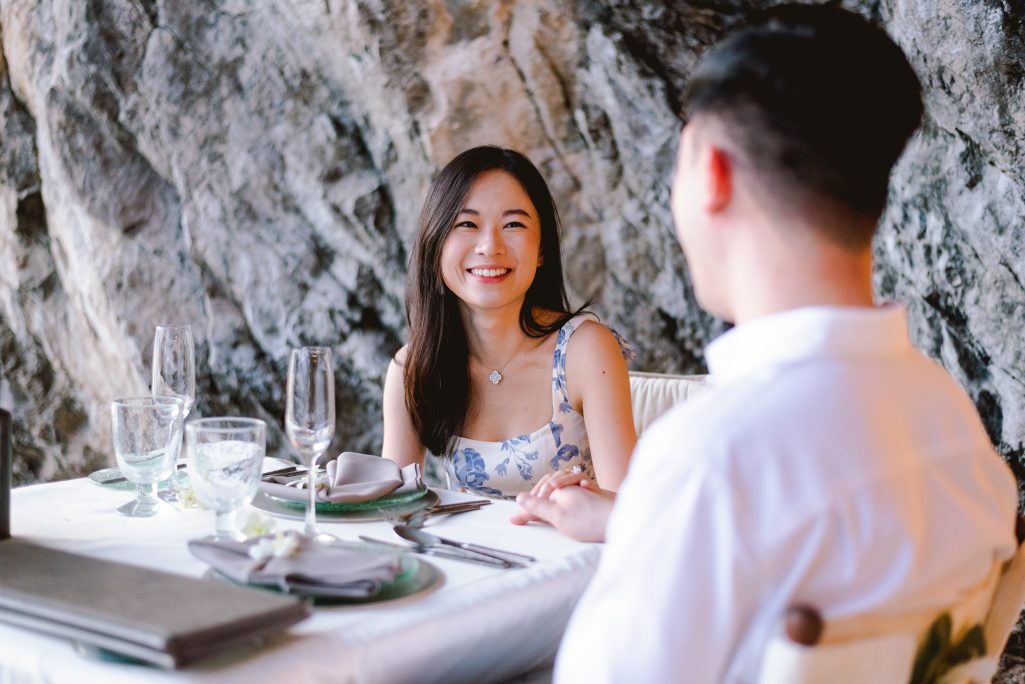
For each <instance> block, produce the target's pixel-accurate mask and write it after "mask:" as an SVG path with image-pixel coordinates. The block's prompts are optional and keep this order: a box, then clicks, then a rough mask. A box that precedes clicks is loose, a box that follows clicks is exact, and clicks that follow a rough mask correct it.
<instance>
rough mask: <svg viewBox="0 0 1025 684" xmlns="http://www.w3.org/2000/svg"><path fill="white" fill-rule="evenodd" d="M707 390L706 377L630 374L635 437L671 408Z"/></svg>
mask: <svg viewBox="0 0 1025 684" xmlns="http://www.w3.org/2000/svg"><path fill="white" fill-rule="evenodd" d="M708 386H709V376H707V375H663V374H662V373H639V372H634V371H631V372H630V403H631V404H632V406H633V412H634V427H635V428H637V434H638V435H639V434H641V432H643V431H644V429H645V428H647V427H648V426H649V425H651V424H652V423H653V422H655V420H656V419H657V418H658V417H659V416H661V415H662V414H663V413H665V412H666V411H668V410H669V409H670V408H672V407H673V406H674V405H676V404H678V403H679V402H681V401H684V400H686V399H688V398H689V397H692V396H694V394H695V393H697V392H700V391H702V390H704V389H706V388H707V387H708Z"/></svg>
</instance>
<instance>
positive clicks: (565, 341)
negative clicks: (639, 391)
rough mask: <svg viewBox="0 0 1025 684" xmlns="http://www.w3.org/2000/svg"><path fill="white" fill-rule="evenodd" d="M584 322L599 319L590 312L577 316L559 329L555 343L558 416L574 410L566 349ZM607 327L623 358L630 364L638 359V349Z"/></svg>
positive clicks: (554, 395) (554, 387) (554, 399)
mask: <svg viewBox="0 0 1025 684" xmlns="http://www.w3.org/2000/svg"><path fill="white" fill-rule="evenodd" d="M584 321H595V322H598V317H597V316H595V315H594V314H593V313H590V312H584V313H581V314H577V315H576V316H574V317H573V318H571V319H569V320H568V321H566V322H565V323H564V324H563V326H562V327H561V328H560V329H559V337H558V339H557V340H556V341H555V354H554V356H553V358H552V404H553V406H554V407H555V413H556V415H558V414H560V413H569V412H570V411H572V410H573V407H572V406H571V405H570V403H569V390H568V389H567V388H566V348H567V347H568V346H569V338H570V336H571V335H572V334H573V332H574V331H575V330H576V329H577V328H579V327H580V324H581V323H583V322H584ZM606 327H607V328H608V329H609V331H610V332H611V333H612V335H613V336H614V337H615V338H616V341H617V342H618V343H619V348H620V351H622V353H623V358H624V359H626V360H627V361H628V362H629V361H632V360H633V359H634V358H636V357H637V349H636V347H634V346H633V345H632V344H630V343H629V342H628V341H626V339H624V338H623V336H622V335H620V334H619V333H618V332H617V331H616V330H615V328H612V327H609V326H606Z"/></svg>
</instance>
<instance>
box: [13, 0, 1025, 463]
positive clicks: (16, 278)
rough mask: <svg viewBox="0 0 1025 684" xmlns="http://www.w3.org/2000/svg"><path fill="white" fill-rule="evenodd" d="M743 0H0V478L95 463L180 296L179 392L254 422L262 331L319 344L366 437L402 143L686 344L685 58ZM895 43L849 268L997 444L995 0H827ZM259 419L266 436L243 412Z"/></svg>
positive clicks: (409, 154)
mask: <svg viewBox="0 0 1025 684" xmlns="http://www.w3.org/2000/svg"><path fill="white" fill-rule="evenodd" d="M754 4H756V3H752V2H738V1H736V0H716V1H714V2H701V3H688V4H686V5H682V4H679V3H657V2H649V1H646V0H619V1H617V2H615V3H592V2H585V1H583V0H576V1H574V0H537V1H536V2H513V1H512V0H505V1H497V0H496V1H493V2H485V1H476V2H474V1H472V0H431V1H430V2H420V3H408V2H403V1H400V0H260V1H256V0H220V1H215V0H209V1H207V2H172V1H169V0H0V41H2V61H0V136H2V138H0V141H2V142H0V160H2V163H0V247H2V248H0V362H2V365H0V403H2V404H3V405H5V406H11V407H12V408H13V409H14V412H15V415H16V416H17V418H18V425H19V428H18V432H17V433H16V435H15V448H16V469H15V478H16V481H17V482H20V483H25V482H31V481H35V480H48V479H53V478H59V477H68V476H73V475H79V474H82V473H84V472H87V471H88V470H90V469H92V468H95V467H98V466H101V465H107V464H109V463H110V461H111V460H112V459H111V456H110V453H109V418H108V417H107V415H108V413H107V411H108V410H107V402H108V401H109V400H110V399H111V398H113V397H115V396H122V395H126V394H132V393H145V391H146V389H147V386H148V382H147V377H148V372H147V368H148V364H149V354H150V352H149V345H150V344H151V339H152V332H153V327H154V326H155V325H157V324H158V323H163V322H190V323H192V325H193V327H194V331H195V334H196V338H197V354H198V364H199V384H198V393H199V397H198V403H197V410H198V412H199V413H200V414H203V415H212V414H221V413H229V412H230V413H241V414H247V415H253V416H259V417H263V418H265V419H267V420H268V421H269V423H270V424H271V425H272V426H279V425H280V423H281V417H282V414H283V407H284V402H283V397H282V393H283V392H282V390H283V385H284V376H285V362H286V358H287V353H288V349H289V348H290V347H292V346H295V345H300V344H309V343H325V344H330V345H331V346H333V347H334V349H335V352H336V354H337V364H336V365H337V389H338V402H339V413H338V415H339V419H338V437H337V440H336V446H338V447H341V446H342V445H344V446H345V447H346V448H351V449H357V450H370V451H373V450H376V449H377V448H378V447H379V443H380V436H381V429H380V420H379V402H380V397H381V382H382V378H383V374H384V371H385V368H386V364H387V359H388V357H389V355H390V354H391V353H392V352H393V351H394V350H395V349H396V348H397V347H398V346H399V345H400V344H401V341H402V340H403V337H404V311H403V304H402V290H403V283H404V274H405V266H406V260H407V254H408V249H409V246H410V242H411V237H412V232H413V229H414V226H415V220H416V215H417V211H418V209H419V205H420V203H421V201H422V199H423V196H424V193H425V191H426V188H427V185H428V183H429V180H430V178H431V176H432V174H433V173H434V172H436V170H437V169H438V168H439V167H440V166H441V165H442V164H444V163H445V162H446V161H447V160H448V159H449V158H451V157H452V156H453V155H454V154H455V153H457V152H458V151H460V150H462V149H464V148H466V147H469V146H471V145H475V144H481V143H497V144H501V145H506V146H511V147H516V148H518V149H520V150H522V151H524V152H525V153H527V154H528V155H529V156H530V157H531V158H532V159H534V160H535V161H536V162H537V163H538V165H539V166H540V168H541V169H542V171H543V173H544V174H545V176H546V177H547V178H548V179H549V181H550V183H551V186H552V188H553V191H554V193H555V196H556V199H557V202H558V205H559V207H560V210H561V212H562V217H563V221H564V224H565V243H564V244H565V255H564V256H565V261H566V266H567V268H566V270H567V275H568V278H569V281H570V286H571V291H572V293H573V296H574V298H575V300H576V301H577V302H578V303H579V302H582V301H584V300H585V299H591V300H593V302H594V305H593V308H594V309H595V310H596V311H597V312H598V313H599V314H601V315H602V316H603V318H604V319H605V320H607V321H609V322H610V323H612V324H613V325H615V326H617V327H618V328H619V329H620V330H622V331H623V332H624V333H625V334H626V335H627V336H628V337H629V338H631V339H632V340H633V341H635V342H636V343H638V344H639V346H640V347H641V348H642V350H643V353H642V355H641V358H640V359H639V361H638V363H637V364H636V367H637V368H640V369H645V370H657V371H664V372H700V371H701V370H703V366H702V359H701V353H700V350H701V348H702V347H703V346H704V344H705V343H706V342H707V341H708V340H709V339H710V338H711V337H714V336H715V335H716V334H717V333H718V332H719V331H720V330H721V329H722V324H721V322H719V321H716V320H713V319H711V318H709V317H708V316H706V315H704V314H703V313H701V312H700V311H699V310H698V308H697V306H696V305H695V303H694V299H693V295H692V292H691V289H690V285H689V283H688V281H687V276H686V268H685V266H684V263H683V260H682V257H681V255H680V252H679V249H678V248H677V246H676V243H675V240H674V237H673V232H672V227H671V221H670V215H669V210H668V195H669V179H670V174H671V171H672V162H673V158H674V152H675V143H676V136H677V132H678V129H679V126H680V123H681V122H680V118H679V116H678V111H679V105H680V97H681V92H682V89H683V86H684V85H685V84H686V80H687V74H688V72H689V70H690V68H691V66H692V65H693V64H694V62H695V60H696V59H697V57H698V55H700V53H701V52H702V51H703V50H704V49H705V47H706V46H707V45H708V44H710V43H711V42H713V41H714V40H715V38H716V37H717V36H718V35H720V34H721V33H722V31H723V30H724V29H725V28H727V27H728V26H729V25H730V24H731V23H732V22H733V21H734V20H735V18H736V17H737V16H739V15H740V14H741V13H743V12H744V11H746V10H747V9H749V8H750V7H752V6H753V5H754ZM849 6H851V7H853V8H855V9H858V10H860V11H862V12H864V13H866V14H867V15H869V16H871V17H873V18H874V19H876V20H878V21H880V22H881V23H883V24H884V25H885V26H886V27H887V28H888V30H889V31H890V32H891V33H892V35H893V36H894V37H895V38H896V40H897V41H898V42H899V43H900V44H901V45H902V46H903V47H904V48H905V50H907V51H908V53H909V55H910V57H911V60H912V62H913V64H914V65H915V67H916V69H917V70H918V72H919V74H920V75H921V77H922V80H923V82H924V84H925V86H926V96H927V108H928V119H927V121H926V124H925V126H924V127H923V129H922V132H921V133H920V134H919V135H918V136H917V138H916V139H915V140H914V142H913V143H912V145H911V146H910V148H909V150H908V153H907V154H906V156H905V158H904V160H903V161H902V162H901V164H900V166H899V168H898V169H897V171H896V172H895V174H894V183H893V192H892V197H891V202H890V206H889V209H888V211H887V213H886V215H885V217H884V220H883V223H882V227H881V230H880V234H879V238H878V240H877V243H876V256H877V274H876V275H877V279H876V280H877V283H876V284H877V290H878V292H879V294H880V295H881V296H883V297H890V298H896V299H899V300H901V301H904V302H906V303H907V304H908V305H909V307H910V312H911V320H912V325H913V335H914V338H915V341H916V342H917V343H918V344H919V345H920V346H921V347H922V348H923V349H924V350H925V351H927V352H928V353H930V354H932V355H933V356H935V357H936V358H938V359H939V360H940V361H941V362H942V363H943V364H944V365H945V366H947V367H948V368H949V369H950V370H951V371H952V372H953V373H954V374H955V375H956V376H957V377H958V379H959V380H960V381H961V382H962V383H963V384H964V385H965V387H966V388H967V389H968V391H969V392H970V394H971V396H972V397H973V398H974V399H975V401H976V403H977V405H978V406H979V409H980V412H981V413H982V415H983V417H984V419H985V421H986V425H987V427H988V428H989V431H990V435H991V437H992V438H993V440H994V443H995V444H997V445H998V448H999V449H1000V450H1001V451H1002V452H1003V453H1004V454H1005V455H1006V456H1007V458H1008V460H1009V461H1010V462H1011V463H1012V465H1013V466H1014V467H1015V468H1016V472H1018V473H1019V476H1020V477H1022V476H1025V472H1023V465H1022V462H1023V450H1025V447H1023V442H1025V352H1023V349H1025V338H1023V334H1022V320H1023V318H1025V310H1023V309H1025V291H1023V290H1025V288H1023V284H1022V283H1023V282H1025V256H1023V248H1022V244H1023V243H1022V238H1023V230H1025V227H1023V216H1025V191H1023V187H1025V171H1023V170H1022V169H1023V168H1025V167H1023V164H1022V162H1023V161H1025V86H1023V80H1025V46H1023V31H1022V27H1023V21H1025V17H1023V10H1022V9H1021V6H1020V3H1019V4H1014V3H1006V2H1004V3H1001V2H989V1H985V2H983V1H980V2H967V1H958V0H930V1H928V2H923V1H922V0H880V1H879V2H852V3H849ZM274 432H275V434H274V435H273V436H272V447H271V448H272V449H274V448H279V447H280V446H281V436H280V432H279V431H278V430H277V428H275V431H274Z"/></svg>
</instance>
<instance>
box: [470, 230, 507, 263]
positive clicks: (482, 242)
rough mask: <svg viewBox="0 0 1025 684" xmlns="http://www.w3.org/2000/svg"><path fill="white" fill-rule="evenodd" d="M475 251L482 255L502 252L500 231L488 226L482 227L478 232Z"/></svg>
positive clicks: (502, 245)
mask: <svg viewBox="0 0 1025 684" xmlns="http://www.w3.org/2000/svg"><path fill="white" fill-rule="evenodd" d="M476 251H477V254H480V255H482V256H489V255H497V254H504V253H505V243H504V242H502V231H501V230H499V229H496V228H492V227H490V226H486V227H484V228H483V229H482V230H481V231H480V233H479V234H478V237H477V250H476Z"/></svg>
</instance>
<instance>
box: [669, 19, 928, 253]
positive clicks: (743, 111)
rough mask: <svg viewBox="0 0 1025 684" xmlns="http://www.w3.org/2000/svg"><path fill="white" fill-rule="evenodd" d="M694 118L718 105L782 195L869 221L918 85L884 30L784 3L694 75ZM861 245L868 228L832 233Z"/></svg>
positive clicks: (903, 137) (908, 123)
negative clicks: (856, 232)
mask: <svg viewBox="0 0 1025 684" xmlns="http://www.w3.org/2000/svg"><path fill="white" fill-rule="evenodd" d="M685 102H686V108H687V114H688V116H689V117H691V118H693V117H695V116H697V115H704V114H711V115H713V116H714V118H715V119H716V120H718V121H719V122H720V123H721V124H722V125H724V126H725V127H726V131H727V135H728V136H729V138H730V140H731V141H733V142H734V143H735V144H736V145H737V146H738V147H739V150H738V153H739V154H741V155H743V156H744V157H746V160H744V161H746V162H748V163H749V164H750V166H751V167H753V169H754V171H755V172H756V173H757V176H758V178H759V179H760V180H761V181H762V182H764V183H765V184H766V185H767V186H768V187H769V188H771V190H772V191H773V194H774V195H776V196H781V199H782V201H787V200H788V199H794V200H810V201H813V202H818V203H819V204H822V203H823V201H824V202H825V203H826V206H830V207H834V208H837V209H839V210H841V211H847V212H853V213H854V214H856V215H858V216H860V217H865V218H870V219H872V220H871V223H874V222H875V220H877V219H878V217H879V215H880V214H881V213H882V210H883V207H884V206H885V204H886V193H887V185H888V183H889V175H890V169H891V168H892V167H893V164H894V162H896V161H897V158H898V157H899V156H900V153H901V151H902V150H903V149H904V145H905V144H906V143H907V140H908V138H909V137H910V136H911V134H912V133H913V132H914V131H915V129H916V128H917V127H918V124H919V122H920V121H921V118H922V96H921V84H920V83H919V81H918V78H917V77H916V76H915V72H914V71H913V70H912V68H911V65H910V64H908V61H907V58H905V56H904V53H903V52H901V50H900V48H899V47H897V45H896V44H894V42H893V41H892V40H891V39H890V37H889V36H887V35H886V33H885V32H884V31H883V30H882V29H881V28H879V27H877V26H874V25H872V24H870V23H869V22H868V21H866V20H865V19H863V18H862V17H860V16H858V15H857V14H853V13H851V12H848V11H846V10H843V9H840V8H839V7H834V6H826V5H779V6H776V7H774V8H771V9H768V10H765V11H762V12H759V13H757V14H755V15H752V16H751V17H750V18H749V19H748V21H747V22H745V25H744V26H743V27H742V28H740V29H739V30H737V31H735V32H733V33H731V34H730V35H728V36H727V37H726V38H725V39H724V40H723V41H722V42H720V43H719V44H717V45H716V46H715V47H713V48H712V49H711V50H710V51H709V52H708V53H707V54H706V55H705V57H704V58H703V59H702V60H701V62H700V63H699V64H698V66H697V68H696V69H695V71H694V72H693V73H692V75H691V78H690V83H689V85H688V91H687V95H686V100H685ZM835 237H836V238H838V239H839V240H840V241H841V242H843V243H845V244H848V245H864V244H866V243H867V242H869V241H870V240H871V232H869V234H868V235H846V236H844V235H838V236H835Z"/></svg>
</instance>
